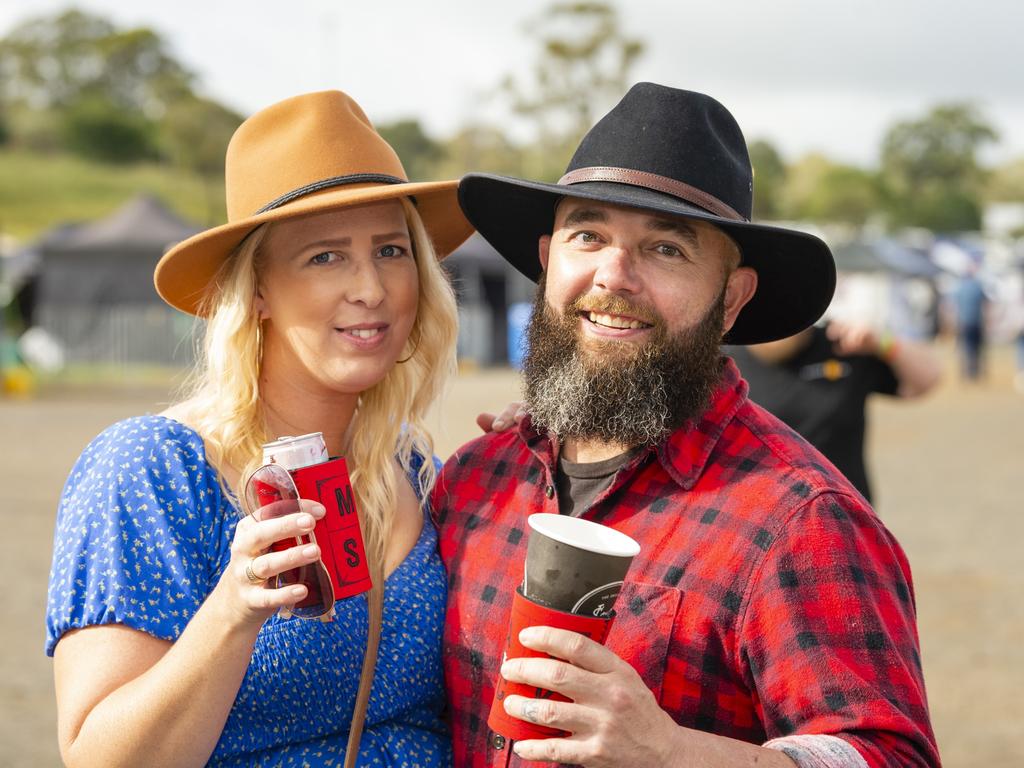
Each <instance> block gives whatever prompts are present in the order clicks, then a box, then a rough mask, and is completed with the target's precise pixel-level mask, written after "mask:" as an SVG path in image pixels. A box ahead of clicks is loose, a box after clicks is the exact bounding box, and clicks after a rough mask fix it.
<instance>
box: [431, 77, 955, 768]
mask: <svg viewBox="0 0 1024 768" xmlns="http://www.w3.org/2000/svg"><path fill="white" fill-rule="evenodd" d="M752 196H753V178H752V173H751V167H750V160H749V156H748V154H747V148H746V143H745V141H744V139H743V135H742V133H741V131H740V129H739V126H738V125H737V124H736V121H735V120H734V119H733V117H732V115H731V114H730V113H729V112H728V110H726V108H725V107H724V106H722V105H721V104H720V103H718V102H717V101H715V100H714V99H712V98H711V97H709V96H705V95H704V94H700V93H695V92H692V91H683V90H679V89H675V88H668V87H665V86H661V85H656V84H654V83H640V84H638V85H635V86H634V87H633V88H632V89H630V91H629V92H628V93H627V94H626V95H625V96H624V97H623V99H622V101H621V102H620V103H619V104H618V105H617V106H616V107H615V108H613V109H612V110H611V112H609V113H608V114H607V115H606V116H605V117H603V118H602V119H601V120H600V121H599V122H598V123H597V124H596V125H595V126H594V127H593V128H592V129H591V130H590V131H589V132H588V133H587V135H586V136H585V137H584V138H583V140H582V142H581V143H580V146H579V148H578V149H577V151H576V154H575V155H574V156H573V158H572V160H571V162H570V164H569V167H568V168H567V170H566V174H565V175H564V176H563V177H562V179H561V180H560V181H559V182H558V183H557V184H545V183H541V182H534V181H529V180H523V179H514V178H508V177H502V176H494V175H490V174H469V175H467V176H466V177H464V178H463V179H462V181H461V182H460V184H459V201H460V203H461V204H462V206H463V210H464V211H465V213H466V215H467V217H468V218H469V220H470V221H471V222H472V223H473V224H474V225H475V226H476V228H477V229H478V230H479V231H480V233H481V234H482V235H483V236H484V237H485V238H486V239H487V240H488V241H490V243H491V244H492V245H493V246H494V247H495V248H496V249H497V251H498V252H499V253H500V254H501V255H502V256H503V257H504V258H505V259H506V260H507V261H509V262H510V263H511V264H512V265H513V266H515V267H516V268H517V269H518V270H519V271H520V272H522V273H523V274H524V275H526V276H527V277H529V278H531V279H533V280H535V281H537V293H536V297H535V301H534V307H533V313H532V317H531V320H530V325H529V330H528V345H527V354H526V357H525V359H524V366H523V377H524V382H525V393H526V397H525V401H526V409H527V410H528V415H527V416H526V417H525V418H524V419H522V421H521V422H520V423H519V424H518V425H517V426H516V427H515V428H514V429H504V430H501V431H492V432H490V433H488V434H486V435H483V436H481V437H479V438H478V439H476V440H474V441H472V442H470V443H468V444H467V445H465V446H463V447H462V448H461V449H459V450H458V451H456V452H455V454H454V455H453V456H452V457H451V458H450V459H449V460H448V462H447V463H446V464H445V466H444V469H443V470H442V473H441V475H440V476H439V478H438V482H437V484H436V486H435V488H434V492H433V494H432V504H431V508H432V510H433V513H434V515H435V518H436V520H437V522H438V526H439V533H440V550H441V556H442V558H443V560H444V562H445V565H446V567H447V568H448V571H449V591H448V614H447V617H446V620H445V650H444V661H445V672H446V680H447V684H448V702H449V709H450V713H451V726H452V738H453V749H454V758H455V764H456V765H458V766H460V768H463V767H473V766H519V765H532V764H533V763H531V762H529V761H550V762H555V763H572V764H582V765H584V766H587V767H588V768H593V767H601V768H604V767H605V766H607V767H609V768H610V767H612V766H704V768H715V767H716V766H722V767H723V768H724V767H726V766H729V767H732V766H753V765H755V764H756V765H758V766H760V767H761V768H772V767H773V766H778V767H779V768H784V767H785V766H789V768H792V767H793V766H794V765H797V766H800V767H801V768H812V767H813V768H864V766H870V767H871V768H876V767H877V768H882V767H883V766H892V765H903V766H937V765H939V756H938V750H937V747H936V743H935V736H934V734H933V732H932V728H931V724H930V721H929V715H928V707H927V702H926V696H925V688H924V677H923V673H922V670H921V665H920V651H919V647H918V638H917V627H916V618H915V611H914V598H913V588H912V585H911V575H910V567H909V564H908V563H907V560H906V557H905V555H904V553H903V551H902V549H901V548H900V546H899V544H898V542H897V541H896V539H895V538H894V537H893V536H892V534H891V533H890V532H889V531H888V530H886V528H885V526H884V525H883V524H882V522H881V521H880V520H879V519H878V517H877V516H876V515H875V513H874V512H873V511H872V509H871V508H870V506H869V505H868V503H867V502H866V501H865V499H864V498H863V496H861V494H860V493H858V492H857V491H856V489H855V488H854V487H853V486H852V485H851V484H850V483H849V481H848V480H846V478H844V477H843V476H842V475H841V474H839V473H838V472H837V471H836V470H835V469H834V468H833V467H832V466H831V464H830V463H829V462H828V461H827V460H826V459H825V458H824V457H823V456H822V455H821V454H820V453H819V452H818V451H817V450H816V449H814V448H813V447H812V446H811V445H810V444H809V443H807V441H806V440H804V439H803V438H802V437H800V436H799V435H798V434H796V433H795V432H794V431H793V430H792V429H790V428H789V427H787V426H786V425H785V424H783V423H782V422H780V421H779V420H778V419H777V418H775V417H773V416H771V415H770V414H768V413H767V412H766V411H765V410H764V409H763V408H761V407H760V406H758V405H757V404H755V403H753V402H751V401H750V400H749V399H748V398H747V395H746V392H747V387H746V384H745V383H744V382H743V380H742V379H741V377H740V374H739V371H738V370H737V368H736V366H735V364H734V363H733V362H732V361H731V360H730V359H729V358H728V357H723V356H722V355H721V347H720V345H721V343H722V342H723V339H724V341H726V342H727V343H733V344H754V343H760V342H766V341H772V340H775V339H780V338H785V337H788V336H792V335H793V334H795V333H798V332H799V331H801V330H802V329H803V328H806V327H808V326H810V325H811V324H813V323H814V322H815V321H816V320H817V319H818V318H819V317H820V316H821V315H822V313H823V312H824V311H825V309H826V308H827V306H828V305H829V302H830V301H831V299H832V295H833V293H834V289H835V279H836V277H835V265H834V262H833V259H832V255H831V253H830V251H829V249H828V247H827V246H826V245H825V244H824V243H823V242H821V241H820V240H818V239H817V238H815V237H813V236H811V235H808V234H805V233H802V232H797V231H794V230H789V229H783V228H780V227H771V226H766V225H759V224H753V223H752V222H751V221H750V213H751V207H752ZM513 408H514V406H513ZM502 421H504V419H502ZM485 422H486V418H483V417H482V418H481V422H480V423H481V426H485V427H486V423H485ZM492 426H494V425H492ZM535 512H550V513H561V514H572V515H575V516H579V517H581V518H583V519H586V520H591V521H595V522H600V523H603V524H605V525H608V526H611V527H612V528H615V529H617V530H619V531H621V532H623V533H625V534H627V535H629V536H631V537H632V538H633V539H635V540H636V541H638V542H639V543H640V547H641V550H640V553H639V554H638V555H637V556H636V557H635V558H634V559H633V561H632V565H631V567H630V570H629V573H628V574H627V575H626V579H625V582H624V583H623V585H622V591H621V593H620V595H619V597H618V600H617V602H616V607H615V610H616V612H617V616H616V618H615V622H614V624H613V625H612V626H611V631H610V633H609V635H608V639H607V644H606V645H598V644H597V643H594V642H593V641H591V640H589V639H587V638H585V637H584V636H582V635H579V634H576V633H572V632H566V631H564V630H558V629H554V628H551V627H542V626H541V627H529V628H527V629H525V630H524V631H523V632H522V633H521V634H520V636H519V639H520V641H521V642H522V643H523V645H524V646H526V647H527V648H529V649H531V650H532V651H535V652H537V653H538V655H539V656H540V658H530V659H525V658H509V659H503V658H502V651H503V649H504V648H505V647H506V635H507V630H508V626H509V624H508V622H509V614H510V610H511V603H512V596H513V593H514V590H515V589H516V587H517V586H518V585H520V584H521V582H522V580H523V562H524V558H525V554H526V549H527V543H528V540H529V536H528V530H529V528H528V525H527V518H528V516H529V515H530V514H532V513H535ZM545 654H547V655H548V656H550V658H548V657H545ZM499 675H502V676H504V677H505V678H506V679H508V680H510V681H514V682H518V683H523V684H525V685H527V686H535V687H537V688H540V689H546V690H552V691H555V692H557V693H560V694H562V695H563V696H565V697H566V698H567V699H568V701H555V700H552V699H550V698H545V697H543V696H538V697H535V698H534V697H523V696H517V695H510V696H508V697H506V698H504V699H503V700H502V702H501V706H503V707H504V709H505V711H506V712H507V713H508V714H509V715H511V716H512V717H516V718H519V719H522V720H524V721H528V722H532V723H538V724H542V725H546V726H551V727H554V728H556V729H561V730H564V731H567V732H569V733H570V735H569V736H567V737H565V738H558V737H555V738H549V739H529V740H524V741H517V742H514V743H511V742H509V741H508V740H507V739H506V738H505V737H504V736H503V735H502V734H497V733H492V732H491V731H490V729H489V728H488V726H487V717H488V712H489V710H490V707H491V704H492V701H493V700H494V693H495V682H496V681H497V680H498V676H499Z"/></svg>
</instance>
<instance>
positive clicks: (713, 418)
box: [518, 357, 747, 490]
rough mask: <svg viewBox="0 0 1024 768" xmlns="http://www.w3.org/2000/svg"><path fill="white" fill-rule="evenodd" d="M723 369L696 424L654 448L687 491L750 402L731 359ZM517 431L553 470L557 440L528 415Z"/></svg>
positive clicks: (688, 423) (631, 464)
mask: <svg viewBox="0 0 1024 768" xmlns="http://www.w3.org/2000/svg"><path fill="white" fill-rule="evenodd" d="M721 366H722V375H721V378H720V379H719V382H718V386H717V387H716V388H715V392H714V394H713V395H712V396H711V402H710V403H709V404H708V407H707V409H706V410H705V411H704V413H703V414H701V416H700V417H699V418H698V419H697V420H696V421H688V422H687V423H686V424H684V425H683V426H681V427H680V428H679V429H677V430H676V431H675V432H673V433H672V434H671V435H669V436H668V437H667V438H666V439H665V440H664V441H662V442H661V443H659V444H658V445H657V446H656V447H655V449H654V451H655V453H656V455H657V457H658V461H659V462H660V463H661V465H662V467H663V468H664V469H665V471H666V472H667V473H668V475H669V477H671V478H672V479H673V480H674V481H675V482H676V483H677V484H678V485H679V486H681V487H682V488H685V489H686V490H690V489H691V488H693V486H694V485H695V484H696V483H697V480H698V479H699V478H700V476H701V473H702V472H703V471H704V467H705V466H706V465H707V462H708V459H709V458H710V457H711V452H712V450H714V447H715V444H716V443H717V442H718V439H719V438H720V437H721V436H722V432H724V431H725V428H726V426H727V425H728V424H729V422H730V421H732V418H733V416H735V415H736V412H737V411H738V410H739V409H740V407H741V406H742V405H743V404H744V403H745V402H746V400H747V382H746V381H744V380H743V378H742V377H741V376H740V372H739V369H738V368H737V367H736V364H735V363H734V362H733V361H732V358H730V357H723V358H721ZM518 431H519V437H520V439H521V440H522V441H523V443H524V444H525V445H526V447H527V448H528V449H529V451H530V452H531V453H532V454H533V455H534V456H536V457H537V458H538V459H539V460H540V461H541V462H542V463H543V464H545V465H546V466H547V467H548V468H549V469H551V470H552V471H553V470H554V466H555V463H556V462H557V461H558V448H559V446H558V441H557V440H556V439H555V438H554V437H552V436H550V435H547V434H544V433H540V432H538V431H537V430H536V429H534V427H533V424H532V421H531V419H530V417H529V416H527V417H526V418H524V419H523V420H522V421H521V422H520V423H519V430H518ZM646 455H647V452H641V453H640V455H639V456H638V457H637V458H636V459H634V461H631V462H630V464H629V466H628V467H625V468H624V469H629V467H632V466H634V465H636V464H639V463H641V462H642V460H643V457H644V456H646Z"/></svg>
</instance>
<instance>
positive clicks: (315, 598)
mask: <svg viewBox="0 0 1024 768" xmlns="http://www.w3.org/2000/svg"><path fill="white" fill-rule="evenodd" d="M245 511H246V513H247V514H249V515H251V516H252V517H253V518H255V519H256V520H261V521H262V520H272V519H274V518H276V517H283V516H285V515H291V514H294V513H296V512H298V511H300V507H299V491H298V489H297V488H296V487H295V481H294V480H293V479H292V476H291V474H290V473H289V472H288V470H286V469H285V468H284V467H282V466H281V465H280V464H264V465H263V466H262V467H260V468H259V469H257V470H256V471H255V472H253V473H252V476H251V477H250V478H249V480H248V481H247V482H246V484H245ZM306 544H316V535H315V534H314V533H313V531H310V532H309V533H307V534H302V535H299V536H295V537H294V538H291V537H289V538H286V539H282V540H280V541H275V542H274V543H273V544H271V545H270V550H271V551H272V552H283V551H285V550H288V549H291V548H292V547H294V546H304V545H306ZM272 581H273V582H274V586H275V587H277V588H281V587H288V586H292V585H295V584H304V585H305V586H306V589H307V590H309V593H308V594H307V595H306V596H305V597H304V598H303V599H302V600H300V601H299V602H298V603H296V604H295V605H293V606H292V607H291V608H282V609H281V615H282V616H284V617H285V618H288V617H289V616H297V617H298V618H300V619H320V621H331V620H333V618H334V585H333V584H332V583H331V575H330V574H329V573H328V572H327V567H326V566H325V565H324V563H323V561H322V560H321V559H320V558H317V559H316V560H315V561H314V562H312V563H308V564H306V565H300V566H299V567H298V568H292V569H291V570H289V571H285V572H283V573H280V574H278V575H277V576H274V577H273V578H272Z"/></svg>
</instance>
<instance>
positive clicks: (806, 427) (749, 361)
mask: <svg viewBox="0 0 1024 768" xmlns="http://www.w3.org/2000/svg"><path fill="white" fill-rule="evenodd" d="M812 333H813V336H812V338H811V342H810V343H809V344H808V345H807V346H806V347H804V349H802V350H801V351H800V352H798V353H797V354H796V355H794V356H793V357H792V358H790V359H789V360H785V361H783V362H780V363H764V362H762V361H761V360H759V359H758V358H756V357H754V355H752V354H751V353H750V352H749V350H747V349H746V348H745V347H728V348H726V352H727V354H729V355H730V356H731V357H732V358H733V360H735V361H736V365H737V366H738V367H739V369H740V373H741V374H742V375H743V378H745V379H746V380H747V383H748V384H749V385H750V399H751V400H753V401H754V402H755V403H757V404H758V405H760V406H762V407H763V408H764V409H765V410H767V411H768V412H770V413H772V414H774V415H775V416H778V417H779V418H780V419H781V420H782V421H784V422H786V424H788V425H789V426H790V427H792V428H793V429H795V430H796V431H797V432H799V433H800V434H801V435H803V437H804V438H805V439H806V440H807V441H808V442H809V443H811V445H813V446H814V447H815V448H817V449H818V450H819V451H821V452H822V453H823V454H825V456H826V457H827V458H828V460H829V461H831V462H832V463H833V464H835V465H836V467H837V468H838V469H839V471H841V472H842V473H843V474H844V475H846V477H847V478H849V480H850V482H851V483H853V485H854V487H855V488H857V490H858V491H860V492H861V493H862V494H864V497H865V498H867V499H868V501H870V500H871V488H870V485H869V483H868V477H867V469H866V468H865V465H864V433H865V430H866V423H865V407H866V405H867V399H868V395H870V394H871V393H872V392H878V393H880V394H885V395H894V394H896V390H897V388H898V386H899V382H898V381H897V379H896V374H895V373H894V372H893V370H892V368H891V367H890V366H889V365H887V364H886V363H885V362H884V361H882V360H880V359H879V358H877V357H875V356H873V355H856V356H851V357H843V356H840V355H837V354H835V352H834V350H833V348H832V342H831V341H830V340H829V339H828V337H827V336H826V334H825V330H824V329H823V328H817V327H816V328H814V329H813V331H812Z"/></svg>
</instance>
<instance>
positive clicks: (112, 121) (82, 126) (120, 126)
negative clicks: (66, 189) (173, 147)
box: [61, 97, 156, 163]
mask: <svg viewBox="0 0 1024 768" xmlns="http://www.w3.org/2000/svg"><path fill="white" fill-rule="evenodd" d="M61 129H62V133H63V135H64V145H65V146H66V147H67V148H68V149H70V150H71V151H72V152H76V153H77V154H80V155H82V156H83V157H88V158H92V159H94V160H100V161H105V162H109V163H133V162H137V161H139V160H146V159H152V158H154V157H155V155H156V147H155V141H154V134H155V133H156V126H155V125H154V124H153V123H152V122H150V121H149V120H146V119H145V118H143V117H142V116H141V115H140V114H139V113H138V112H133V111H129V110H125V109H122V108H120V107H118V106H116V105H115V104H112V103H111V102H109V101H106V100H105V99H102V98H98V97H92V98H83V99H79V100H78V101H77V102H75V104H74V105H72V106H71V107H69V108H68V109H66V110H65V111H64V112H63V113H62V115H61Z"/></svg>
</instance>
